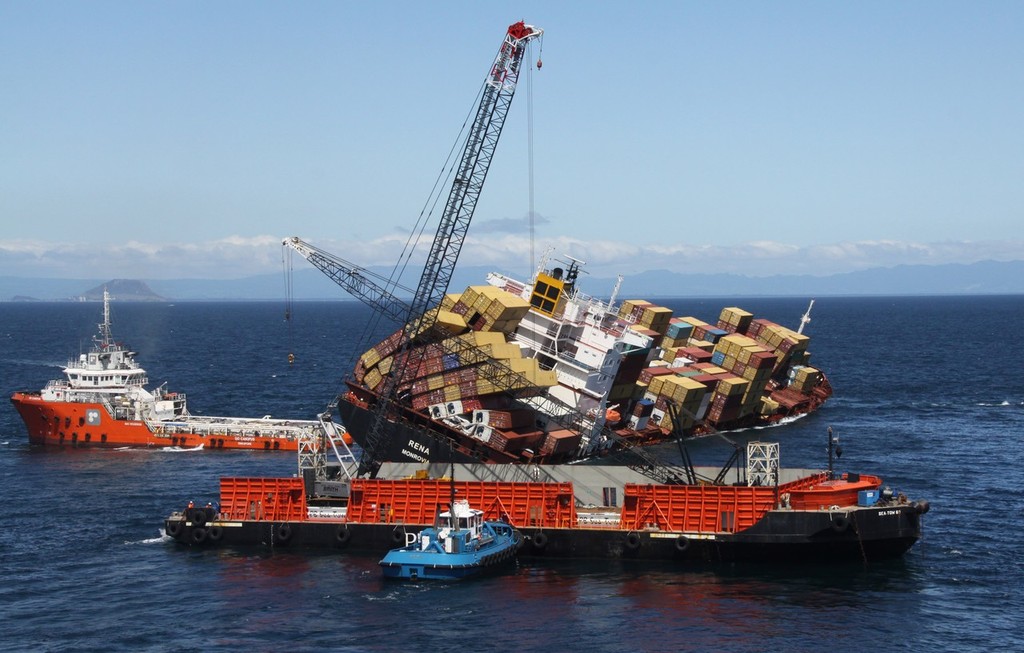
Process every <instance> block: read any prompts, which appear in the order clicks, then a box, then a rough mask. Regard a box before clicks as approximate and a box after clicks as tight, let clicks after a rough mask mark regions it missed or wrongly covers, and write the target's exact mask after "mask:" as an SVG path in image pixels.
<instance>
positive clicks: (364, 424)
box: [338, 400, 514, 463]
mask: <svg viewBox="0 0 1024 653" xmlns="http://www.w3.org/2000/svg"><path fill="white" fill-rule="evenodd" d="M338 415H339V417H340V418H341V423H342V424H344V425H345V430H346V431H347V432H348V434H349V435H351V436H352V440H353V442H355V443H356V444H358V445H359V446H360V447H363V448H365V447H366V434H367V433H369V432H370V428H371V426H372V424H373V413H372V412H371V411H369V410H367V409H366V408H364V407H362V406H357V405H355V404H353V403H351V402H349V401H344V400H342V401H339V402H338ZM424 420H425V421H426V418H424ZM430 426H431V428H439V425H437V424H436V423H433V422H432V423H431V424H430ZM387 428H388V448H387V450H386V451H384V452H383V453H382V455H381V460H383V461H387V462H399V463H401V462H409V463H417V462H418V463H450V462H452V459H453V458H454V462H457V463H479V462H496V461H492V460H490V458H491V457H492V456H493V453H494V452H493V450H492V449H491V448H490V447H487V446H485V445H484V444H483V443H482V442H478V441H475V440H473V439H472V438H468V440H469V441H470V442H469V447H467V448H465V449H462V450H460V449H455V450H453V449H452V446H451V444H450V441H449V440H448V439H447V438H445V437H443V436H438V435H436V434H434V433H432V432H431V431H429V430H427V429H426V428H417V427H415V426H412V425H410V424H407V423H398V422H391V423H389V424H388V426H387ZM474 446H475V447H477V448H476V449H475V450H474V449H473V447H474ZM511 460H514V459H512V458H510V459H509V460H507V461H506V460H502V461H500V462H510V461H511Z"/></svg>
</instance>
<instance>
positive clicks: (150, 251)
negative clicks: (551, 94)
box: [0, 233, 1024, 279]
mask: <svg viewBox="0 0 1024 653" xmlns="http://www.w3.org/2000/svg"><path fill="white" fill-rule="evenodd" d="M430 237H432V235H430V236H427V238H428V239H429V238H430ZM281 240H282V239H281V237H279V236H269V235H260V236H251V237H248V236H230V237H227V238H223V239H219V240H213V241H202V242H179V243H147V242H140V241H129V242H124V243H110V244H94V243H91V244H75V243H65V242H44V241H38V240H6V241H5V240H0V275H2V276H14V277H45V278H71V279H79V278H81V279H86V278H90V279H91V278H137V279H184V278H194V279H203V278H209V279H233V278H241V277H247V276H252V275H257V274H273V273H277V272H280V270H281V268H282V251H281ZM406 243H407V235H405V234H401V233H393V234H389V235H386V236H382V237H381V238H377V239H374V240H371V241H360V242H351V241H341V240H323V241H317V242H314V243H313V244H315V245H317V246H318V247H321V248H323V249H324V250H326V251H328V252H332V253H335V254H336V255H338V256H339V257H341V258H343V259H346V260H348V261H351V262H352V263H355V264H358V265H361V266H364V267H373V266H386V267H390V266H393V265H394V264H395V262H396V261H397V260H398V259H399V256H400V254H401V252H402V251H403V248H404V247H405V245H406ZM426 250H427V247H426V246H425V245H424V246H422V247H420V248H419V249H418V250H417V252H416V254H415V256H413V261H414V262H416V261H421V260H422V259H423V257H425V255H426ZM545 252H549V254H550V257H551V258H552V259H559V258H561V257H562V256H563V255H569V256H572V257H574V258H577V259H580V260H582V261H585V262H586V263H587V269H588V271H589V272H590V273H591V274H594V275H597V276H614V275H616V274H624V275H627V276H628V275H632V274H638V273H640V272H643V271H646V270H671V271H674V272H681V273H706V274H716V273H733V274H742V275H747V276H771V275H776V274H812V275H829V274H835V273H841V272H851V271H856V270H863V269H868V268H876V267H891V266H895V265H900V264H907V265H913V264H925V265H936V264H942V263H973V262H977V261H981V260H998V261H1011V260H1024V241H1019V240H1017V241H1014V240H1003V241H998V242H995V241H984V242H982V241H977V242H953V241H946V242H936V243H920V242H900V241H891V240H864V241H856V242H843V243H823V244H816V245H809V246H796V245H791V244H787V243H781V242H775V241H767V240H759V241H752V242H749V243H745V244H742V245H737V246H728V247H723V246H715V245H707V244H693V243H686V242H661V243H651V244H635V243H629V242H624V241H620V240H608V239H593V240H588V239H584V238H573V237H567V236H562V237H555V238H541V239H537V241H536V242H535V244H534V247H533V253H534V258H535V260H536V261H537V262H538V263H539V260H540V258H541V257H542V256H544V254H545ZM529 259H530V241H529V239H528V238H527V237H524V236H517V235H504V236H500V237H498V236H493V235H489V234H485V235H480V236H470V237H468V238H467V239H466V242H465V244H464V246H463V251H462V254H461V256H460V259H459V260H460V265H464V266H469V265H473V266H477V265H484V266H493V267H496V268H499V267H500V268H506V269H516V270H521V269H524V266H525V265H526V264H527V263H528V262H529Z"/></svg>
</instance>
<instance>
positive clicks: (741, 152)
mask: <svg viewBox="0 0 1024 653" xmlns="http://www.w3.org/2000/svg"><path fill="white" fill-rule="evenodd" d="M633 5H634V6H632V7H627V6H626V3H622V2H602V1H590V2H573V1H565V2H550V1H546V2H507V1H504V2H502V1H497V2H487V3H481V2H460V1H452V2H444V3H427V2H379V3H375V2H343V1H340V0H339V1H331V2H313V1H305V2H295V3H274V2H260V1H246V2H242V1H239V0H224V1H220V2H213V3H211V2H190V1H177V2H159V1H152V2H128V1H124V2H113V1H103V0H100V1H96V2H78V1H75V2H62V1H60V0H53V1H48V2H34V1H28V0H4V2H2V3H0V88H2V90H0V224H2V231H0V276H16V277H48V278H90V279H95V278H142V279H180V278H200V279H201V278H216V279H231V278H241V277H246V276H250V275H254V274H264V273H274V272H279V271H280V270H281V265H282V250H281V246H280V243H281V240H282V239H283V238H285V237H289V236H299V237H300V238H302V239H303V240H306V241H308V242H311V243H314V244H316V245H317V246H319V247H322V248H323V249H326V250H328V251H330V252H333V253H335V254H337V255H338V256H341V257H342V258H344V259H347V260H349V261H352V262H354V263H357V264H359V265H364V266H376V265H392V264H394V263H395V262H396V261H397V260H398V258H399V256H400V253H401V251H402V248H403V246H404V245H405V244H406V242H407V241H408V239H409V236H410V232H411V230H413V229H414V226H415V225H416V223H417V220H418V219H419V217H420V215H421V213H422V212H423V211H424V209H425V207H426V206H428V205H427V203H428V201H429V200H430V197H431V189H432V187H433V186H434V184H435V182H436V180H437V179H438V176H439V174H440V173H441V170H442V167H443V165H444V162H445V159H446V157H447V156H448V153H449V151H450V150H451V148H452V146H453V144H454V143H455V141H456V138H457V137H458V134H459V131H460V128H461V126H462V124H463V122H464V120H465V119H466V117H467V116H468V115H470V114H471V113H472V112H473V111H474V109H475V103H476V98H477V93H478V91H479V89H480V86H481V84H482V82H483V79H484V77H485V75H486V73H487V71H488V69H489V67H490V65H491V63H492V61H493V58H494V56H495V54H496V52H497V50H498V47H499V46H500V44H501V41H502V39H503V37H504V34H505V30H506V28H507V26H508V25H509V24H511V23H513V22H516V21H518V20H525V21H526V22H527V23H529V24H533V25H536V26H538V27H540V28H543V29H544V32H545V33H544V38H543V40H542V41H541V42H539V43H535V44H534V45H533V46H532V51H531V52H530V53H529V54H528V55H527V57H528V58H530V60H531V62H533V61H535V60H536V59H537V58H541V59H542V60H543V67H542V68H540V69H539V70H537V69H534V68H532V67H531V69H530V71H529V72H527V71H525V70H524V72H523V74H522V76H521V78H520V85H519V89H518V92H517V94H516V97H515V99H514V101H513V103H512V108H511V110H510V112H509V116H508V119H507V121H506V124H505V128H504V132H503V134H502V139H501V142H500V143H499V144H498V147H497V152H496V154H495V156H494V161H493V164H492V166H491V169H490V173H489V175H488V178H487V183H486V185H485V187H484V189H483V193H482V196H481V199H480V202H479V204H478V206H477V209H476V213H475V215H474V217H473V221H472V224H471V226H470V230H469V237H468V238H467V241H466V243H465V245H464V247H463V250H462V256H461V258H460V264H462V265H491V266H494V267H495V268H497V269H502V270H504V271H506V272H513V273H518V272H522V273H524V274H525V273H528V272H529V271H530V267H531V266H530V261H537V260H539V259H540V258H541V257H542V255H543V254H544V253H545V252H550V253H551V254H552V255H553V256H555V257H556V258H557V257H559V256H562V255H570V256H573V257H575V258H577V259H580V260H583V261H585V262H586V263H587V267H588V270H589V271H590V272H591V273H594V274H598V275H601V276H605V275H614V274H624V275H627V276H628V275H630V274H636V273H639V272H642V271H644V270H662V269H664V270H672V271H675V272H683V273H716V272H723V273H725V272H728V273H737V274H744V275H749V276H767V275H775V274H807V273H809V274H820V275H826V274H833V273H840V272H849V271H855V270H861V269H867V268H873V267H887V266H893V265H898V264H903V263H907V264H940V263H971V262H975V261H980V260H1000V261H1011V260H1024V235H1022V231H1021V226H1022V225H1024V183H1022V182H1024V119H1022V116H1024V38H1021V34H1024V3H1021V2H1017V1H1008V2H1001V1H997V0H993V1H987V2H980V3H968V2H942V1H928V2H924V1H906V2H870V3H826V2H795V1H787V0H782V1H779V2H772V3H751V2H682V1H681V2H656V1H651V2H643V3H633ZM531 115H532V129H531V120H530V119H529V117H530V116H531ZM531 134H532V138H531ZM531 151H532V166H531V156H530V152H531ZM531 170H532V175H531ZM531 179H532V188H533V193H532V197H533V202H532V206H533V215H534V229H533V238H532V239H531V235H530V228H529V219H528V218H529V215H530V210H531V201H530V197H531V192H530V188H531ZM445 194H446V193H445ZM439 213H440V209H438V210H437V211H435V215H437V214H439ZM432 234H433V230H432V227H431V228H429V229H428V230H427V235H426V238H425V240H426V241H427V242H425V243H424V244H423V246H422V251H425V250H426V248H427V247H428V246H429V240H430V238H431V237H432Z"/></svg>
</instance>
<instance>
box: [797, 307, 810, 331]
mask: <svg viewBox="0 0 1024 653" xmlns="http://www.w3.org/2000/svg"><path fill="white" fill-rule="evenodd" d="M812 308H814V300H813V299H812V300H811V303H810V305H809V306H808V307H807V312H806V313H804V314H803V315H802V316H801V317H800V327H799V328H798V329H797V330H796V332H797V333H803V332H804V326H805V325H806V324H807V323H808V322H810V321H811V309H812Z"/></svg>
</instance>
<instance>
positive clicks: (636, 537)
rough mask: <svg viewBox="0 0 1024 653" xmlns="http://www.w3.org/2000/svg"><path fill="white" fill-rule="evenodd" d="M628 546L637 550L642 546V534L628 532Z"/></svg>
mask: <svg viewBox="0 0 1024 653" xmlns="http://www.w3.org/2000/svg"><path fill="white" fill-rule="evenodd" d="M626 548H627V549H630V550H631V551H636V550H637V549H639V548H640V534H639V533H635V532H632V531H630V532H629V533H627V534H626Z"/></svg>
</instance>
